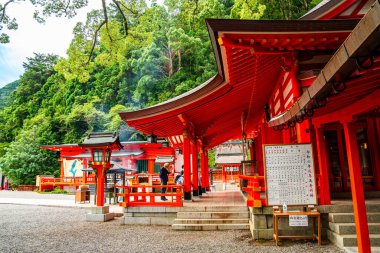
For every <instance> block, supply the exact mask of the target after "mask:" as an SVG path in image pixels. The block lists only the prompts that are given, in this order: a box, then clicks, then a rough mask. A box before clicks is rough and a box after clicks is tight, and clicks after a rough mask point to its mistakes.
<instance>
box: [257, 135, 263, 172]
mask: <svg viewBox="0 0 380 253" xmlns="http://www.w3.org/2000/svg"><path fill="white" fill-rule="evenodd" d="M261 135H262V132H259V135H258V136H257V138H256V139H255V153H256V166H257V170H258V172H259V175H260V176H264V162H263V148H262V138H261Z"/></svg>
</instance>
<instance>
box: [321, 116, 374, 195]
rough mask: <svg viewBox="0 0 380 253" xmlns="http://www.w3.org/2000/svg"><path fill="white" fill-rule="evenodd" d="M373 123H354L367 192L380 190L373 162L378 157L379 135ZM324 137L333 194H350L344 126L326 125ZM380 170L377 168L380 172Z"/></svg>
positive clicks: (363, 180) (362, 121)
mask: <svg viewBox="0 0 380 253" xmlns="http://www.w3.org/2000/svg"><path fill="white" fill-rule="evenodd" d="M368 124H374V122H373V121H371V120H369V121H367V120H360V121H356V122H355V123H354V127H355V132H356V138H357V147H358V150H359V159H360V166H361V174H362V182H363V188H364V190H367V191H371V190H372V191H373V190H378V189H377V187H376V182H377V181H378V179H377V178H376V173H375V170H376V168H375V166H374V163H373V162H372V161H373V159H374V156H376V155H378V154H377V153H376V149H373V147H374V146H375V145H376V144H375V143H373V142H376V141H377V137H376V135H377V133H376V131H375V127H374V126H372V125H371V126H370V127H368ZM324 137H325V140H326V150H327V159H328V165H329V166H328V169H329V186H330V190H331V191H332V192H350V191H351V185H350V177H349V172H348V162H347V152H346V140H345V138H344V131H343V126H342V125H341V124H339V123H332V124H327V125H325V128H324ZM378 169H379V168H377V170H378Z"/></svg>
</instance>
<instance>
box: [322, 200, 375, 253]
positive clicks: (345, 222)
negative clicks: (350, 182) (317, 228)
mask: <svg viewBox="0 0 380 253" xmlns="http://www.w3.org/2000/svg"><path fill="white" fill-rule="evenodd" d="M366 207H367V220H368V229H369V234H370V242H371V250H372V253H374V252H379V253H380V206H379V205H368V204H367V206H366ZM337 211H338V212H330V213H329V214H328V218H329V229H328V230H327V237H328V239H329V240H330V241H331V242H332V243H334V244H335V245H337V246H338V247H340V248H344V249H345V250H346V252H358V248H357V240H356V227H355V218H354V214H353V211H352V206H349V207H348V208H346V210H337ZM345 211H347V212H345Z"/></svg>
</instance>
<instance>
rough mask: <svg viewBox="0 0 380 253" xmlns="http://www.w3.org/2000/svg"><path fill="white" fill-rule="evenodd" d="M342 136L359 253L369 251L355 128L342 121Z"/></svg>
mask: <svg viewBox="0 0 380 253" xmlns="http://www.w3.org/2000/svg"><path fill="white" fill-rule="evenodd" d="M343 127H344V136H345V139H346V147H347V160H348V169H349V172H350V181H351V193H352V202H353V206H354V214H355V225H356V235H357V241H358V249H359V252H360V253H367V252H371V245H370V241H369V233H368V222H367V211H366V206H365V200H364V192H363V182H362V175H361V166H360V161H359V150H358V143H357V138H356V132H355V128H354V127H352V126H351V124H350V123H347V122H344V123H343Z"/></svg>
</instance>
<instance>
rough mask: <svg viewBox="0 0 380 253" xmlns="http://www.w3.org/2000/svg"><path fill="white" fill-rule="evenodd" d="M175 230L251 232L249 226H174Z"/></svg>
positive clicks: (244, 224)
mask: <svg viewBox="0 0 380 253" xmlns="http://www.w3.org/2000/svg"><path fill="white" fill-rule="evenodd" d="M172 229H174V230H191V231H202V230H249V224H248V223H243V224H173V225H172Z"/></svg>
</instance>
